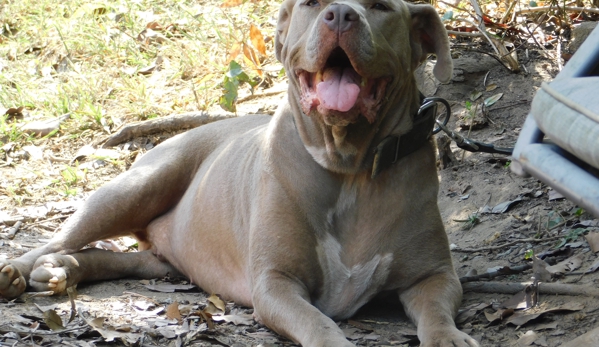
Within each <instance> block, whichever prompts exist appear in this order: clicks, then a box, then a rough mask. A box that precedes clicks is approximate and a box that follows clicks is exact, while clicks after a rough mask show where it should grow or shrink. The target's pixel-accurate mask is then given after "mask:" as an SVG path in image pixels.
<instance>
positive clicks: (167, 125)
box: [102, 112, 237, 147]
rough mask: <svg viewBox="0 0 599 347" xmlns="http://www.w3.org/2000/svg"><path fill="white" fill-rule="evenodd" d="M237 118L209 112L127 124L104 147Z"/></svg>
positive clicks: (183, 114)
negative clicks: (141, 137)
mask: <svg viewBox="0 0 599 347" xmlns="http://www.w3.org/2000/svg"><path fill="white" fill-rule="evenodd" d="M234 117H237V116H236V115H234V114H209V113H207V112H189V113H182V114H175V115H170V116H166V117H162V118H154V119H148V120H146V121H143V122H137V123H133V124H127V125H125V126H124V127H122V128H121V129H120V130H119V131H118V132H116V133H115V134H113V135H112V136H110V137H109V138H108V140H107V141H106V142H105V143H104V145H103V146H102V147H112V146H116V145H118V144H121V143H123V142H126V141H129V140H132V139H134V138H136V137H140V136H148V135H151V134H156V133H159V132H165V131H178V130H182V129H191V128H197V127H199V126H200V125H204V124H208V123H212V122H216V121H218V120H222V119H227V118H234Z"/></svg>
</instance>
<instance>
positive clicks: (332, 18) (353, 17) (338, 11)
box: [324, 4, 358, 33]
mask: <svg viewBox="0 0 599 347" xmlns="http://www.w3.org/2000/svg"><path fill="white" fill-rule="evenodd" d="M357 21H358V13H357V12H356V10H354V9H353V8H351V7H350V6H348V5H343V4H331V5H330V6H329V8H328V9H327V12H326V13H325V15H324V22H325V23H326V24H327V25H328V27H329V29H331V30H333V31H339V32H340V33H342V32H344V31H347V30H349V29H351V27H352V26H353V25H354V23H355V22H357Z"/></svg>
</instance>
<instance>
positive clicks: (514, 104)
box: [487, 100, 530, 111]
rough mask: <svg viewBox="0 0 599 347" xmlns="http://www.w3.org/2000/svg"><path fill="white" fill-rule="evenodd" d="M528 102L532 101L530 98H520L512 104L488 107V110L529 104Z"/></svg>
mask: <svg viewBox="0 0 599 347" xmlns="http://www.w3.org/2000/svg"><path fill="white" fill-rule="evenodd" d="M528 103H530V100H520V101H516V102H515V103H513V104H510V105H505V106H499V107H493V108H488V109H487V110H489V111H497V110H501V109H504V108H510V107H514V106H518V105H522V104H528Z"/></svg>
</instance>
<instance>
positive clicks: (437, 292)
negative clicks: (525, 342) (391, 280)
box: [399, 271, 479, 347]
mask: <svg viewBox="0 0 599 347" xmlns="http://www.w3.org/2000/svg"><path fill="white" fill-rule="evenodd" d="M399 294H400V295H399V298H400V300H401V302H402V304H403V306H404V309H405V311H406V313H407V314H408V315H409V316H410V318H412V321H413V322H414V323H415V324H416V326H417V327H418V338H419V339H420V343H421V344H420V347H478V346H479V345H478V343H477V342H476V341H475V340H474V339H473V338H471V337H470V336H468V335H467V334H465V333H463V332H461V331H459V330H458V329H457V328H456V326H455V323H454V320H453V318H454V316H455V314H456V313H457V310H458V308H459V306H460V302H461V301H462V287H461V285H460V282H459V281H458V279H457V278H456V276H455V275H454V274H453V273H450V272H449V271H448V272H441V273H437V274H434V275H432V276H430V277H428V278H426V279H424V280H422V281H420V282H418V283H416V284H414V285H413V286H412V287H410V288H409V289H408V290H406V291H404V292H400V293H399Z"/></svg>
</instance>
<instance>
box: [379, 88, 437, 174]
mask: <svg viewBox="0 0 599 347" xmlns="http://www.w3.org/2000/svg"><path fill="white" fill-rule="evenodd" d="M420 105H421V106H420V109H419V110H418V112H417V113H416V115H414V126H413V127H412V129H411V130H410V131H408V132H407V133H405V134H403V135H401V136H399V137H398V136H396V135H389V136H387V137H385V138H384V139H383V140H382V141H381V142H380V143H379V144H378V145H377V146H376V148H375V150H374V161H373V163H372V175H371V177H372V178H374V177H375V176H377V175H378V174H379V173H381V171H383V170H385V169H387V168H388V167H389V166H391V164H393V163H395V162H397V161H398V160H400V159H401V158H403V157H405V156H407V155H408V154H411V153H413V152H415V151H416V150H418V149H420V147H422V146H424V144H426V143H427V142H428V140H429V139H430V137H431V136H432V134H433V128H434V127H435V118H436V114H437V103H436V102H427V100H426V99H425V97H424V95H422V94H420Z"/></svg>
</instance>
